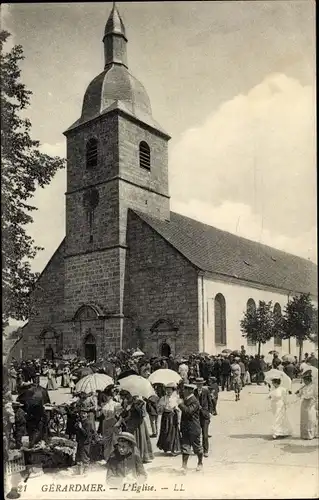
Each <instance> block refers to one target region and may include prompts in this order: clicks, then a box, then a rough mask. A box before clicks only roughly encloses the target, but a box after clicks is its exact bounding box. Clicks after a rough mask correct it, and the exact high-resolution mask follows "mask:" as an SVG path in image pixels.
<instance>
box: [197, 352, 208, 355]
mask: <svg viewBox="0 0 319 500" xmlns="http://www.w3.org/2000/svg"><path fill="white" fill-rule="evenodd" d="M198 356H209V353H208V352H200V353H199V355H198Z"/></svg>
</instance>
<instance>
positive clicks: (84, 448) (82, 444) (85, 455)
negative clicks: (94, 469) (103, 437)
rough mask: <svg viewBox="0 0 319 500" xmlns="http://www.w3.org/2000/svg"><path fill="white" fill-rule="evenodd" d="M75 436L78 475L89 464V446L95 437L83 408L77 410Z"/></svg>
mask: <svg viewBox="0 0 319 500" xmlns="http://www.w3.org/2000/svg"><path fill="white" fill-rule="evenodd" d="M74 427H75V435H76V441H77V444H78V448H77V453H76V462H77V465H78V466H79V468H78V473H79V474H81V475H82V474H85V472H86V471H87V468H88V466H89V463H90V454H91V444H92V441H93V438H94V437H95V434H96V432H95V429H94V428H93V427H92V424H91V422H90V421H89V419H88V411H87V409H86V408H84V407H80V408H79V417H78V420H77V421H76V423H75V425H74Z"/></svg>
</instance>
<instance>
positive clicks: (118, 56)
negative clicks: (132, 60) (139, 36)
mask: <svg viewBox="0 0 319 500" xmlns="http://www.w3.org/2000/svg"><path fill="white" fill-rule="evenodd" d="M103 43H104V62H105V68H106V67H107V66H109V65H110V64H122V65H123V66H125V67H127V56H126V44H127V38H126V33H125V26H124V23H123V21H122V19H121V16H120V14H119V11H118V9H117V7H116V4H115V2H113V8H112V10H111V13H110V15H109V18H108V20H107V23H106V25H105V30H104V37H103Z"/></svg>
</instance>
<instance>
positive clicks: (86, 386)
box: [75, 373, 114, 394]
mask: <svg viewBox="0 0 319 500" xmlns="http://www.w3.org/2000/svg"><path fill="white" fill-rule="evenodd" d="M111 384H114V380H113V379H112V378H111V377H109V376H108V375H105V374H104V373H93V374H92V375H87V376H86V377H83V378H81V379H80V380H79V381H78V382H77V384H76V386H75V392H85V393H86V394H89V393H90V392H96V391H103V390H104V389H105V388H106V387H107V386H108V385H111Z"/></svg>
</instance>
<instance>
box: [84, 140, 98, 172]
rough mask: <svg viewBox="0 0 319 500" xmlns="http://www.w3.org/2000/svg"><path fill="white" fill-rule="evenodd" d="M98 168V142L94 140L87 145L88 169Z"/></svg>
mask: <svg viewBox="0 0 319 500" xmlns="http://www.w3.org/2000/svg"><path fill="white" fill-rule="evenodd" d="M96 166H97V140H96V139H94V138H92V139H89V140H88V142H87V143H86V168H93V167H96Z"/></svg>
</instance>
